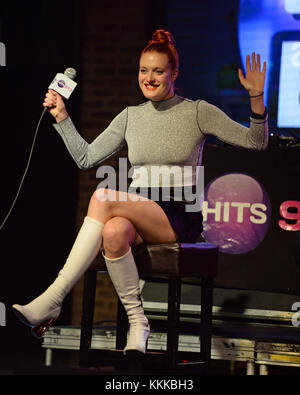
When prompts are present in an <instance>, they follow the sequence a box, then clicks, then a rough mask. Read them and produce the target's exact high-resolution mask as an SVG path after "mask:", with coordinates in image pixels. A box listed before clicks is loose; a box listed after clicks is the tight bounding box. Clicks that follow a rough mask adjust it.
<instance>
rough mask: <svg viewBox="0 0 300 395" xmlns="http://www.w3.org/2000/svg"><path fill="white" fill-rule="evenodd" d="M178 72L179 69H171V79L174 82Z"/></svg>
mask: <svg viewBox="0 0 300 395" xmlns="http://www.w3.org/2000/svg"><path fill="white" fill-rule="evenodd" d="M178 74H179V70H178V69H175V70H174V71H172V81H173V82H175V81H176V78H177V77H178Z"/></svg>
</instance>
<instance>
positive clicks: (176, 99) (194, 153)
mask: <svg viewBox="0 0 300 395" xmlns="http://www.w3.org/2000/svg"><path fill="white" fill-rule="evenodd" d="M54 127H55V129H56V130H57V131H58V133H59V134H60V135H61V137H62V138H63V140H64V142H65V144H66V146H67V149H68V150H69V152H70V154H71V155H72V157H73V159H74V160H75V162H76V163H77V165H78V167H79V168H80V169H89V168H91V167H94V166H97V165H98V164H100V163H101V162H102V161H104V160H105V159H107V158H108V157H109V156H111V155H112V154H114V153H115V152H117V151H119V150H120V149H121V148H122V147H123V145H124V144H125V143H127V146H128V159H129V162H130V163H131V165H132V166H133V167H139V166H143V167H146V168H149V167H150V166H153V165H158V166H162V165H167V166H179V167H184V166H192V167H193V168H195V167H196V166H199V165H201V163H202V150H203V146H204V143H205V138H206V136H207V135H213V136H216V137H217V138H219V139H220V140H221V141H224V142H226V143H229V144H231V145H235V146H240V147H245V148H249V149H255V150H263V149H265V148H266V147H267V144H268V124H267V117H265V118H264V119H257V118H253V117H250V127H249V128H248V127H245V126H243V125H241V124H239V123H237V122H235V121H233V120H232V119H230V118H229V117H228V116H227V115H226V114H225V113H224V112H223V111H221V110H220V109H219V108H217V107H216V106H214V105H212V104H209V103H207V102H206V101H204V100H195V101H194V100H189V99H186V98H183V97H180V96H177V95H175V96H173V97H172V98H170V99H167V100H164V101H161V102H152V101H147V102H145V103H143V104H140V105H137V106H130V107H127V108H125V109H124V110H123V111H122V112H121V113H119V114H118V115H117V116H116V117H115V118H114V119H113V120H112V122H111V123H110V124H109V126H108V127H107V128H106V129H105V130H104V131H103V132H102V133H101V134H99V136H98V137H97V138H96V139H95V140H94V141H93V142H92V143H90V144H88V143H87V142H86V141H85V140H84V139H83V138H82V137H81V136H80V134H79V133H78V132H77V130H76V128H75V126H74V125H73V123H72V120H71V119H70V117H68V118H66V119H64V120H63V121H61V122H59V123H57V124H54Z"/></svg>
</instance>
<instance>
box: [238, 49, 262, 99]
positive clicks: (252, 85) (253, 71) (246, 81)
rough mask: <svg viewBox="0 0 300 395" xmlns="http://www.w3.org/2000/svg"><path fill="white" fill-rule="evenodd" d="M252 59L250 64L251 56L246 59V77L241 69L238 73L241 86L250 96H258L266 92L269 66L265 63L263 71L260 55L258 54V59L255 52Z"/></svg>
mask: <svg viewBox="0 0 300 395" xmlns="http://www.w3.org/2000/svg"><path fill="white" fill-rule="evenodd" d="M251 58H252V61H251V62H250V55H247V57H246V76H244V75H243V72H242V70H241V69H238V73H239V79H240V82H241V84H242V85H243V87H244V88H245V89H246V90H247V91H248V92H249V94H250V96H256V95H260V94H261V93H262V92H263V91H264V86H265V76H266V70H267V64H266V62H264V64H263V68H262V70H261V64H260V55H259V54H257V59H256V56H255V52H253V53H252V57H251ZM251 63H252V64H251Z"/></svg>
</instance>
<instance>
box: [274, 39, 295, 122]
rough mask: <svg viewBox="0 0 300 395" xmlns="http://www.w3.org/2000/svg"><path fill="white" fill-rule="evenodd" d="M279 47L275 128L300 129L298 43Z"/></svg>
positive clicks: (284, 42)
mask: <svg viewBox="0 0 300 395" xmlns="http://www.w3.org/2000/svg"><path fill="white" fill-rule="evenodd" d="M281 45H282V47H281V60H280V73H279V92H278V115H277V126H278V127H280V128H300V41H283V42H282V44H281Z"/></svg>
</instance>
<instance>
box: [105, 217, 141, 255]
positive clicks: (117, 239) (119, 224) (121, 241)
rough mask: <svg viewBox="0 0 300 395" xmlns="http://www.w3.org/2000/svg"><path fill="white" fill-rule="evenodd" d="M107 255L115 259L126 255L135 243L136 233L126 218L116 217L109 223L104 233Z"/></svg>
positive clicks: (106, 224)
mask: <svg viewBox="0 0 300 395" xmlns="http://www.w3.org/2000/svg"><path fill="white" fill-rule="evenodd" d="M102 237H103V247H104V250H105V255H106V256H107V257H110V258H113V257H114V258H115V257H119V256H122V255H124V254H125V253H126V252H127V251H128V249H129V247H130V246H131V245H132V244H133V243H134V242H135V239H136V232H135V229H134V227H133V225H132V224H131V223H130V221H128V220H127V219H126V218H122V217H114V218H112V219H110V220H109V221H107V222H106V223H105V225H104V228H103V231H102Z"/></svg>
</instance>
